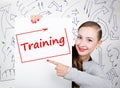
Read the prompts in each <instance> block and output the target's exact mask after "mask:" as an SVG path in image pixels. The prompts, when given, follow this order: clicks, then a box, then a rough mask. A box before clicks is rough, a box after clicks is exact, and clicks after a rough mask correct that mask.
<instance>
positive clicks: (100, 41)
mask: <svg viewBox="0 0 120 88" xmlns="http://www.w3.org/2000/svg"><path fill="white" fill-rule="evenodd" d="M101 44H102V40H99V41H98V44H97V47H99V46H100V45H101ZM97 47H96V48H97Z"/></svg>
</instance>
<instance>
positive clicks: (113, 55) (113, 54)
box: [107, 44, 120, 67]
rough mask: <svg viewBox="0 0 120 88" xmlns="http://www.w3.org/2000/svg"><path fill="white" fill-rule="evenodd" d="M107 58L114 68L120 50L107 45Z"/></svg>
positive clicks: (119, 56)
mask: <svg viewBox="0 0 120 88" xmlns="http://www.w3.org/2000/svg"><path fill="white" fill-rule="evenodd" d="M107 52H108V57H109V60H110V62H111V64H112V66H113V67H116V66H117V65H118V63H119V58H120V50H119V48H118V47H113V46H112V44H109V45H108V47H107Z"/></svg>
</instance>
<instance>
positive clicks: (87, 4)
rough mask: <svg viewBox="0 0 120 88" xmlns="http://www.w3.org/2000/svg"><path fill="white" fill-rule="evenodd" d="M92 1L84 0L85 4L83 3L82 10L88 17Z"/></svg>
mask: <svg viewBox="0 0 120 88" xmlns="http://www.w3.org/2000/svg"><path fill="white" fill-rule="evenodd" d="M92 5H93V2H92V1H90V0H86V2H85V5H84V10H85V12H86V14H87V15H88V17H89V16H90V13H91V8H92Z"/></svg>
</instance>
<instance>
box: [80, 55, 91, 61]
mask: <svg viewBox="0 0 120 88" xmlns="http://www.w3.org/2000/svg"><path fill="white" fill-rule="evenodd" d="M79 59H80V60H82V61H83V62H86V61H88V60H89V59H90V55H84V56H79Z"/></svg>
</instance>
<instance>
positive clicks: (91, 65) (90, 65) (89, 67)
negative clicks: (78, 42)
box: [83, 60, 104, 77]
mask: <svg viewBox="0 0 120 88" xmlns="http://www.w3.org/2000/svg"><path fill="white" fill-rule="evenodd" d="M83 69H84V71H85V72H87V73H89V74H92V75H96V76H102V77H103V75H104V73H103V70H102V68H101V66H100V65H99V64H98V63H96V62H95V61H93V60H92V61H88V62H85V63H83Z"/></svg>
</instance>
